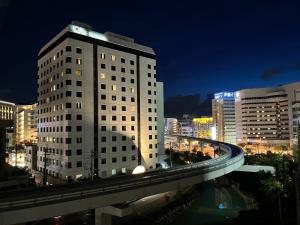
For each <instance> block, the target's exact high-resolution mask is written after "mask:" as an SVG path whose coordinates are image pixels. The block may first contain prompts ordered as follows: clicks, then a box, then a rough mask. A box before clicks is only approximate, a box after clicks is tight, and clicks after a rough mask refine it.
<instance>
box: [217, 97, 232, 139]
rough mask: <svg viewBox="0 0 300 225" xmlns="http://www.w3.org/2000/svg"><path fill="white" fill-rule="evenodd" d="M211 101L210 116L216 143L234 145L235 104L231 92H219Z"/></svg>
mask: <svg viewBox="0 0 300 225" xmlns="http://www.w3.org/2000/svg"><path fill="white" fill-rule="evenodd" d="M214 96H215V97H214V99H213V100H212V116H213V123H214V127H215V129H216V138H217V140H218V141H222V142H226V143H231V144H236V127H235V102H234V93H233V92H220V93H216V94H215V95H214Z"/></svg>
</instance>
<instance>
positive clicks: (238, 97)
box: [235, 82, 300, 151]
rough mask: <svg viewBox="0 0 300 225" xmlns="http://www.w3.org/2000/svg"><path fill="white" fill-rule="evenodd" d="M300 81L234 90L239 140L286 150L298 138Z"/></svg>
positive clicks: (269, 148) (263, 147)
mask: <svg viewBox="0 0 300 225" xmlns="http://www.w3.org/2000/svg"><path fill="white" fill-rule="evenodd" d="M299 91H300V82H297V83H291V84H287V85H282V86H279V87H274V88H256V89H245V90H240V91H237V92H235V116H236V131H237V143H238V144H249V145H256V146H257V147H256V148H257V149H258V151H264V150H286V149H289V147H290V146H291V145H292V144H293V140H295V132H296V130H295V123H297V120H298V116H297V115H298V107H297V104H298V103H299V100H300V99H299V96H298V94H297V93H299Z"/></svg>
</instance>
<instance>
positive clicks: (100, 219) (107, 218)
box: [95, 206, 132, 225]
mask: <svg viewBox="0 0 300 225" xmlns="http://www.w3.org/2000/svg"><path fill="white" fill-rule="evenodd" d="M131 213H132V208H131V207H130V206H128V207H125V208H121V209H120V208H116V207H114V206H106V207H103V208H96V209H95V225H111V217H112V216H117V217H124V216H128V215H130V214H131Z"/></svg>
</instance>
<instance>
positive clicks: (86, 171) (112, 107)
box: [37, 24, 158, 179]
mask: <svg viewBox="0 0 300 225" xmlns="http://www.w3.org/2000/svg"><path fill="white" fill-rule="evenodd" d="M38 67H39V74H38V75H39V79H38V93H39V97H38V112H39V114H38V118H39V127H38V153H37V155H38V164H37V167H38V169H39V170H40V171H43V169H44V162H43V160H44V150H45V149H46V150H47V152H48V153H47V157H46V158H47V161H48V162H47V171H48V174H50V175H53V176H57V177H60V178H62V179H68V178H72V179H76V178H79V177H90V176H91V175H92V174H95V175H96V176H100V177H106V176H111V175H114V174H117V173H130V172H131V171H132V170H133V169H134V168H135V167H136V166H137V165H139V164H141V165H143V166H145V167H146V168H147V169H151V168H155V167H156V164H157V151H158V146H157V120H158V119H157V102H156V98H157V97H156V94H157V93H156V92H157V91H156V61H155V53H154V51H153V50H152V49H151V48H148V47H145V46H141V45H138V44H136V43H135V42H134V40H133V39H130V38H127V37H123V36H120V35H117V34H113V33H109V32H107V33H105V34H100V33H97V32H94V31H92V30H90V27H87V26H85V25H83V26H78V25H74V24H72V25H69V26H67V27H66V28H65V29H64V30H63V31H62V32H60V33H59V34H58V35H57V36H56V37H55V38H54V39H52V40H51V41H50V42H49V43H48V44H46V45H45V46H44V47H43V48H42V49H41V51H40V53H39V60H38Z"/></svg>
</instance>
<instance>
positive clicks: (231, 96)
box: [215, 92, 234, 99]
mask: <svg viewBox="0 0 300 225" xmlns="http://www.w3.org/2000/svg"><path fill="white" fill-rule="evenodd" d="M215 99H234V93H233V92H219V93H216V94H215Z"/></svg>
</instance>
